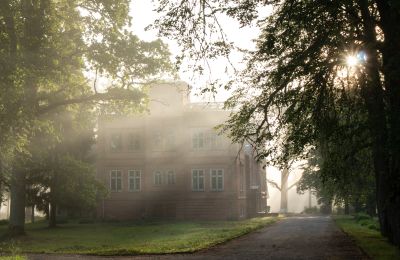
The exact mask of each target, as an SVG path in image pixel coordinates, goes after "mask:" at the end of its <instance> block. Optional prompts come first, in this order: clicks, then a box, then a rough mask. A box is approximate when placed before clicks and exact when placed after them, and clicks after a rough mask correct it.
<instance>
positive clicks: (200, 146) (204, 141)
mask: <svg viewBox="0 0 400 260" xmlns="http://www.w3.org/2000/svg"><path fill="white" fill-rule="evenodd" d="M220 144H221V140H220V136H219V135H218V133H217V132H215V130H214V129H196V130H193V132H192V149H193V150H215V149H219V147H220Z"/></svg>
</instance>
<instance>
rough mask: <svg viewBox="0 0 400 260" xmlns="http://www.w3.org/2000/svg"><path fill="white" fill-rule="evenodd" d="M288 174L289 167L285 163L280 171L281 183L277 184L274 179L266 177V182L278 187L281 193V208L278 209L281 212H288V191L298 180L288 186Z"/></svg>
mask: <svg viewBox="0 0 400 260" xmlns="http://www.w3.org/2000/svg"><path fill="white" fill-rule="evenodd" d="M289 175H290V167H288V165H286V166H285V167H284V168H283V169H282V171H281V185H278V184H277V183H276V182H275V181H273V180H271V179H267V182H268V183H269V184H270V185H272V187H274V188H276V189H278V190H279V192H280V193H281V209H280V212H281V213H287V212H288V192H289V190H290V189H292V188H293V187H295V186H296V185H297V183H298V181H296V182H294V183H292V184H291V185H290V186H289Z"/></svg>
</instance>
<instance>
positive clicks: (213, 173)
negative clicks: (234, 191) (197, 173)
mask: <svg viewBox="0 0 400 260" xmlns="http://www.w3.org/2000/svg"><path fill="white" fill-rule="evenodd" d="M224 175H225V174H224V169H218V168H215V169H210V190H211V191H224V182H225V177H224ZM214 178H215V181H216V182H215V184H216V187H213V179H214ZM220 179H221V187H219V185H218V184H219V180H220Z"/></svg>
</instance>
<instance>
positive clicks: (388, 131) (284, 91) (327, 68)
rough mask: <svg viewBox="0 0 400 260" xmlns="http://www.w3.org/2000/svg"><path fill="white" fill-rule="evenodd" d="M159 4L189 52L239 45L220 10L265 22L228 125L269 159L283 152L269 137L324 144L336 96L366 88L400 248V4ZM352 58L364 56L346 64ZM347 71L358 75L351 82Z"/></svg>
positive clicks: (389, 225)
mask: <svg viewBox="0 0 400 260" xmlns="http://www.w3.org/2000/svg"><path fill="white" fill-rule="evenodd" d="M158 2H159V9H158V10H159V11H160V12H162V13H163V14H165V15H164V16H163V17H162V18H160V19H159V20H158V22H157V23H156V25H155V26H157V27H159V28H161V29H160V30H161V33H163V34H164V35H167V36H173V37H176V38H178V39H179V41H178V42H179V43H181V44H182V45H183V46H184V47H185V48H184V50H185V53H184V55H186V56H187V57H193V58H197V57H206V58H212V57H215V56H216V55H227V54H229V52H230V50H231V49H230V48H231V44H229V42H227V41H226V38H225V37H224V35H223V34H217V33H219V32H220V26H221V23H219V21H218V14H223V15H228V16H230V17H233V18H235V19H237V20H238V21H239V22H240V23H241V24H242V25H248V24H252V23H253V24H256V25H258V26H260V29H261V35H260V37H259V39H258V40H257V48H256V50H255V51H253V52H250V54H249V56H248V59H247V61H248V66H247V69H245V70H244V71H243V73H241V74H240V75H239V73H237V74H238V75H239V77H238V78H237V81H233V83H234V84H232V85H231V86H233V85H234V86H235V88H236V92H235V94H234V95H233V97H232V98H231V99H230V100H229V101H228V102H227V105H228V106H235V107H240V109H239V111H238V112H237V113H234V114H233V115H232V116H231V118H230V120H228V122H227V130H228V131H229V132H230V133H231V135H232V136H233V137H234V140H235V141H243V140H247V141H249V142H252V143H254V144H255V146H256V147H259V148H260V149H259V155H260V157H268V156H270V155H271V154H273V153H274V152H275V151H274V149H269V150H267V151H266V150H265V149H264V147H265V143H270V142H274V141H280V140H284V141H283V142H284V143H285V144H286V145H287V146H288V149H286V151H287V153H288V154H293V155H300V154H302V153H303V152H304V150H307V149H309V148H310V147H313V146H316V144H317V143H319V141H320V140H321V139H324V131H322V132H321V131H320V129H326V128H327V126H329V124H330V119H331V118H332V115H331V114H330V113H331V112H330V111H331V109H330V105H331V104H332V102H333V101H335V100H338V99H340V98H341V95H340V93H341V92H348V91H349V89H357V90H358V91H357V92H356V94H357V95H358V96H359V97H360V98H361V100H362V104H363V107H364V110H366V111H367V112H366V116H367V122H368V129H366V130H368V131H369V133H370V136H371V145H370V148H371V151H372V158H373V165H374V172H375V183H376V194H377V205H378V212H379V221H380V225H381V232H382V234H383V235H385V236H387V237H388V238H389V240H390V241H391V242H393V243H394V244H396V245H399V246H400V136H399V135H398V133H399V131H400V73H399V70H400V58H399V57H400V51H399V50H400V48H399V47H400V46H399V45H400V5H399V4H398V1H396V0H338V1H316V0H315V1H308V0H307V1H306V0H300V1H298V0H284V1H278V0H272V1H261V0H254V1H238V0H230V1H223V2H221V1H217V0H209V1H205V0H198V1H186V0H181V1H166V0H159V1H158ZM266 5H270V7H271V8H272V14H271V15H269V16H267V17H265V15H264V17H261V18H260V14H259V12H258V10H261V12H262V11H263V10H265V9H263V8H261V9H258V8H259V7H263V6H264V7H265V6H266ZM190 36H196V37H191V38H189V37H190ZM349 56H353V58H352V59H351V60H353V61H354V60H355V61H356V62H349V63H346V57H349ZM356 56H357V57H356ZM350 65H351V66H352V67H351V68H349V67H350ZM346 74H347V75H346ZM343 75H346V76H345V78H347V79H348V81H347V82H345V84H344V83H343V79H342V77H343ZM228 87H229V86H228ZM212 89H213V88H211V90H212ZM282 134H284V135H286V138H284V139H282V138H281V137H282ZM284 157H285V156H284ZM279 160H281V159H279Z"/></svg>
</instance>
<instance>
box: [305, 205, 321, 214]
mask: <svg viewBox="0 0 400 260" xmlns="http://www.w3.org/2000/svg"><path fill="white" fill-rule="evenodd" d="M318 211H319V210H318V208H317V207H316V206H314V207H311V208H309V207H304V211H303V212H304V213H306V214H315V213H318Z"/></svg>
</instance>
